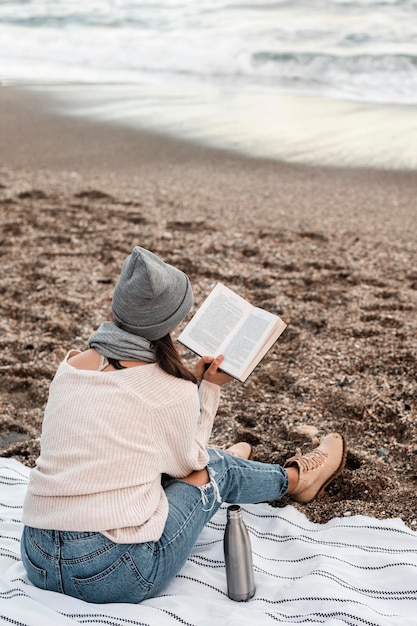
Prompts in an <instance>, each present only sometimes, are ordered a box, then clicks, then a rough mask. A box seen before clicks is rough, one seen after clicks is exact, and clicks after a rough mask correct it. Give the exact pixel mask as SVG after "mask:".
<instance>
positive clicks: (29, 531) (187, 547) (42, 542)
mask: <svg viewBox="0 0 417 626" xmlns="http://www.w3.org/2000/svg"><path fill="white" fill-rule="evenodd" d="M208 452H209V456H210V460H209V463H208V465H207V470H208V472H209V476H210V483H208V484H207V485H204V486H203V487H195V486H193V485H190V484H189V483H187V482H185V481H183V480H178V479H169V480H168V481H167V482H166V484H165V485H164V489H165V493H166V495H167V498H168V502H169V513H168V518H167V521H166V524H165V528H164V532H163V534H162V536H161V538H160V539H159V540H158V541H155V542H147V543H135V544H120V543H114V542H112V541H111V540H110V539H108V538H107V537H105V536H104V535H102V534H101V533H98V532H69V531H58V530H41V529H38V528H31V527H27V526H25V528H24V530H23V535H22V541H21V552H22V559H23V564H24V566H25V569H26V571H27V574H28V577H29V579H30V580H31V582H32V583H33V584H34V585H35V586H36V587H40V588H41V589H49V590H50V591H58V592H60V593H64V594H67V595H70V596H74V597H76V598H80V599H81V600H85V601H87V602H97V603H106V602H131V603H137V602H141V601H142V600H145V599H146V598H150V597H152V596H155V595H157V594H158V593H160V591H161V590H162V589H163V588H164V587H165V586H166V585H167V583H168V582H169V581H170V580H171V579H172V578H173V577H174V576H175V575H176V574H177V573H178V572H179V570H180V569H181V568H182V566H183V565H184V564H185V562H186V560H187V558H188V556H189V554H190V552H191V551H192V549H193V547H194V544H195V543H196V541H197V539H198V536H199V534H200V533H201V531H202V530H203V528H204V526H205V524H206V523H207V522H208V521H209V520H210V519H211V517H212V516H213V515H214V514H215V513H216V511H217V510H218V509H219V507H220V505H221V503H222V501H224V502H227V503H229V504H245V503H256V502H268V501H272V500H278V499H280V498H281V497H282V496H283V495H285V493H286V492H287V490H288V477H287V473H286V472H285V470H284V469H283V468H282V467H280V466H279V465H270V464H266V463H258V462H256V461H246V460H244V459H240V458H238V457H235V456H232V455H231V454H228V453H226V452H223V451H221V450H215V449H209V450H208Z"/></svg>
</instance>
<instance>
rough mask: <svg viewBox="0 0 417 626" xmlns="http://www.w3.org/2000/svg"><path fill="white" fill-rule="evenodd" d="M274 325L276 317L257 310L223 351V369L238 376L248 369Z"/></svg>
mask: <svg viewBox="0 0 417 626" xmlns="http://www.w3.org/2000/svg"><path fill="white" fill-rule="evenodd" d="M274 323H275V317H274V316H272V315H269V314H267V313H266V311H260V310H258V309H255V312H254V313H252V314H251V315H250V316H249V317H248V318H247V319H246V320H245V321H244V323H243V324H242V325H241V326H240V327H239V332H238V333H235V334H234V335H233V336H232V337H231V339H230V341H229V342H228V343H227V346H226V347H225V349H224V350H223V354H224V357H225V360H224V363H223V366H222V367H223V368H224V367H227V369H228V371H230V372H231V371H233V372H235V373H236V374H240V373H241V372H242V371H243V370H244V369H246V367H247V365H248V363H249V362H250V361H251V360H252V358H253V357H254V355H255V354H256V352H257V351H258V349H259V345H260V344H262V343H263V340H264V338H265V337H266V335H268V333H269V331H270V329H271V326H272V325H273V324H274Z"/></svg>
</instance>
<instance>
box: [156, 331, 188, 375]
mask: <svg viewBox="0 0 417 626" xmlns="http://www.w3.org/2000/svg"><path fill="white" fill-rule="evenodd" d="M152 346H153V347H154V350H155V358H156V362H157V363H158V365H159V367H160V368H161V369H163V370H164V372H166V373H167V374H171V376H176V378H183V379H184V380H190V381H192V382H193V383H197V378H196V377H195V376H194V374H193V373H192V372H191V371H190V370H189V369H187V368H186V367H185V365H184V364H183V362H182V360H181V357H180V355H179V354H178V351H177V348H176V347H175V345H174V342H173V341H172V339H171V335H169V334H168V335H165V336H164V337H161V339H156V340H155V341H152Z"/></svg>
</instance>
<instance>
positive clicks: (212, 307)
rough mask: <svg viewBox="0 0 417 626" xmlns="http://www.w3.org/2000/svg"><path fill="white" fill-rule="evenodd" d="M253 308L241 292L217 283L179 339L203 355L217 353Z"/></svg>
mask: <svg viewBox="0 0 417 626" xmlns="http://www.w3.org/2000/svg"><path fill="white" fill-rule="evenodd" d="M252 308H253V307H252V305H251V304H249V303H248V302H246V301H245V300H244V299H243V298H241V297H240V296H239V295H237V294H235V293H234V292H233V291H231V290H230V289H228V288H227V287H225V286H224V285H222V284H221V283H218V284H217V285H216V287H215V288H214V289H213V291H212V292H211V295H210V296H209V298H208V299H207V300H205V302H204V303H203V304H202V306H201V307H200V308H199V309H198V311H197V313H196V314H195V315H194V317H193V318H192V320H191V321H190V323H189V324H188V326H187V327H186V328H185V329H184V331H183V332H182V333H181V335H180V336H179V338H178V341H180V342H181V343H184V344H185V345H186V346H188V347H189V348H190V349H191V350H193V351H194V352H196V353H197V354H199V355H200V356H203V355H210V356H217V355H218V354H221V352H222V350H223V345H224V342H225V340H226V339H227V337H228V336H229V335H230V333H232V332H233V331H234V329H235V328H236V325H237V324H239V322H240V321H241V320H242V319H243V318H244V317H245V315H246V314H247V313H248V311H251V309H252Z"/></svg>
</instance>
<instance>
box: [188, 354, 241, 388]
mask: <svg viewBox="0 0 417 626" xmlns="http://www.w3.org/2000/svg"><path fill="white" fill-rule="evenodd" d="M223 361H224V356H223V355H220V356H218V357H216V358H214V357H212V356H203V357H202V358H201V359H200V360H199V361H197V363H196V366H195V370H194V373H195V375H196V377H197V380H198V381H199V382H200V381H201V380H202V379H204V380H206V381H207V382H209V383H214V384H215V385H220V386H221V385H225V384H226V383H228V382H230V381H231V380H232V377H231V376H229V374H225V373H224V372H219V367H220V365H221V364H222V362H223Z"/></svg>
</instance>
